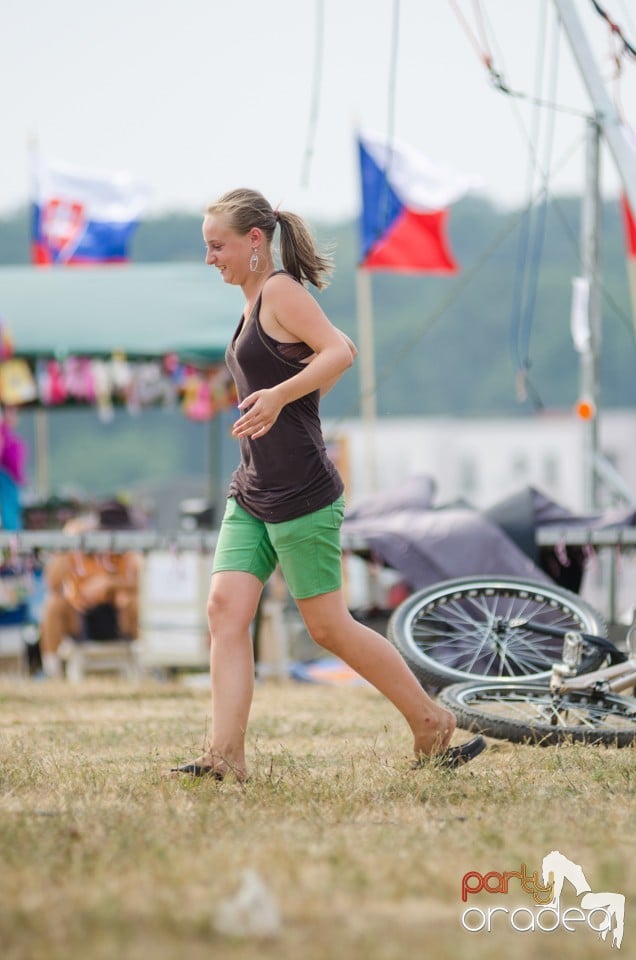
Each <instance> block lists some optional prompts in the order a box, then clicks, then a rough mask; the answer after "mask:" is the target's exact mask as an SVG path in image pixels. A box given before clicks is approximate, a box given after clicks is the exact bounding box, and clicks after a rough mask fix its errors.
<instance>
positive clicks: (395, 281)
mask: <svg viewBox="0 0 636 960" xmlns="http://www.w3.org/2000/svg"><path fill="white" fill-rule="evenodd" d="M543 216H544V217H545V220H544V221H543V222H542V219H541V218H542V217H543ZM313 227H314V229H315V231H316V233H317V236H318V238H319V240H320V241H321V242H324V243H325V245H329V246H333V248H334V257H335V273H334V278H333V281H332V283H331V285H330V286H329V287H328V288H327V290H325V291H324V292H322V293H321V294H320V295H319V299H320V301H321V303H322V305H323V308H324V309H325V312H326V313H327V315H328V316H329V317H330V318H331V319H332V320H333V322H334V323H335V324H336V325H337V326H339V327H341V328H342V329H343V330H344V331H345V332H347V333H348V334H350V335H351V336H353V338H354V339H356V336H357V330H356V294H355V266H356V261H357V256H358V232H357V230H358V228H357V224H356V223H355V222H341V223H333V224H325V223H315V224H313ZM579 230H580V200H579V198H575V197H557V198H552V199H551V201H550V203H549V204H548V205H547V207H546V208H544V209H543V210H533V211H531V212H530V213H528V212H526V213H525V214H524V213H523V212H522V211H508V210H501V209H499V208H497V207H496V206H494V205H493V204H491V203H490V202H489V201H488V200H486V199H483V198H478V197H470V198H466V199H464V200H463V201H460V202H459V203H457V204H456V205H455V206H453V208H452V211H451V213H450V217H449V237H450V243H451V247H452V249H453V252H454V253H455V256H456V258H457V260H458V262H459V264H460V267H461V269H460V272H459V273H458V274H456V275H454V276H430V275H425V276H409V275H401V274H390V273H375V274H374V275H373V280H372V282H373V309H374V330H375V345H376V378H377V384H378V412H379V414H380V415H385V416H387V415H392V416H397V415H400V416H404V415H407V416H408V415H413V416H415V415H420V416H425V415H435V414H450V415H455V416H466V417H469V416H494V415H497V416H501V415H507V416H515V415H518V416H523V415H531V414H533V413H535V412H537V411H541V410H544V409H546V410H550V409H556V408H569V407H571V406H572V404H573V403H574V402H575V400H576V398H577V392H578V375H579V374H578V355H577V354H576V352H575V350H574V348H573V345H572V339H571V335H570V304H571V289H572V277H573V276H575V275H577V273H578V272H579ZM601 250H602V276H603V344H602V370H601V380H602V405H603V406H605V407H632V406H634V405H636V376H635V375H634V373H635V370H636V340H635V336H634V324H633V321H632V314H631V304H630V299H629V291H628V284H627V274H626V269H625V247H624V240H623V232H622V224H621V220H620V211H619V207H618V203H617V202H616V201H615V200H607V201H605V202H604V204H603V218H602V237H601ZM203 257H204V248H203V243H202V239H201V218H200V216H199V215H198V214H190V213H179V212H174V213H168V214H165V215H163V216H158V217H154V218H151V219H147V220H145V221H144V222H142V223H141V224H140V226H139V228H138V230H137V232H136V234H135V237H134V241H133V248H132V259H133V261H136V262H162V261H193V260H202V259H203ZM20 263H28V211H27V210H25V209H23V210H17V211H15V212H14V213H13V214H10V215H5V216H4V218H2V219H0V265H3V264H4V265H8V264H20ZM213 282H214V281H213ZM1 313H2V295H1V278H0V314H1ZM8 319H9V318H8ZM520 367H522V368H525V370H526V377H527V379H526V384H527V389H526V391H525V393H526V396H525V398H523V397H520V395H519V384H520V381H522V378H520V375H519V368H520ZM358 409H359V403H358V383H357V374H356V373H355V368H354V372H353V373H352V374H350V375H348V376H346V377H345V378H344V379H343V380H342V381H341V383H339V384H338V385H337V387H336V388H335V389H334V390H333V391H332V392H331V393H330V394H328V395H327V397H326V398H325V400H324V402H323V413H324V415H325V416H328V417H331V418H336V419H338V418H340V417H350V416H355V415H357V413H358ZM73 416H74V417H76V418H79V419H77V420H76V421H74V423H75V426H74V429H73V430H72V431H70V430H69V429H68V426H69V425H70V421H69V420H66V427H65V426H64V420H63V418H64V414H61V415H60V418H59V419H60V426H59V427H58V426H57V424H56V425H54V426H53V428H52V430H53V434H54V441H55V445H56V449H57V450H58V451H59V458H60V463H62V462H63V463H64V466H60V468H59V469H58V468H57V467H56V466H55V464H54V467H53V470H54V474H56V479H58V474H59V479H61V475H62V474H63V473H66V472H68V470H69V469H71V470H72V471H73V473H72V475H73V476H76V477H77V478H78V480H79V479H80V478H84V480H83V482H86V481H87V477H88V475H90V476H91V477H92V478H93V480H92V481H90V482H94V481H96V480H97V478H99V477H101V480H102V481H103V478H104V470H107V464H110V467H111V473H112V472H113V469H114V466H115V464H116V463H120V464H121V465H122V470H121V471H120V473H121V476H119V477H117V480H118V482H120V485H121V482H125V481H126V480H127V479H128V480H132V479H133V475H134V476H137V474H141V473H144V471H147V469H148V468H151V469H152V471H153V472H154V473H155V474H157V475H158V476H161V475H163V474H164V473H165V474H167V475H169V474H170V470H173V469H177V467H178V468H179V469H182V470H183V472H189V473H193V472H194V473H197V474H198V473H199V472H200V471H201V470H204V471H205V470H207V469H208V467H207V466H206V463H205V457H204V456H202V443H201V436H202V431H204V430H205V428H202V427H201V425H200V424H188V425H187V427H184V424H183V418H181V424H180V425H178V424H175V426H174V431H176V432H174V436H173V438H172V440H169V439H168V440H166V436H167V431H168V427H169V424H168V422H167V420H166V418H164V419H163V421H162V420H161V419H160V418H158V419H157V420H156V422H155V421H154V420H153V421H152V423H151V422H150V421H149V422H148V423H147V425H146V427H145V431H146V434H145V435H146V439H148V437H149V435H150V434H153V431H154V432H156V436H157V442H156V443H154V442H153V443H152V444H150V445H148V446H146V445H145V444H144V446H145V448H146V454H145V455H144V456H142V457H141V459H140V450H139V446H138V441H136V440H135V439H134V437H135V430H136V429H138V427H136V426H135V423H134V421H132V420H131V418H127V417H126V415H125V414H123V415H120V416H119V417H118V418H117V422H116V424H115V425H114V426H113V425H110V426H102V425H100V424H96V423H95V419H96V418H95V415H94V413H88V414H79V413H75V414H73ZM91 417H92V420H90V419H89V418H91ZM82 418H86V422H87V423H89V422H90V423H91V424H92V426H91V427H90V429H83V428H80V421H81V420H82ZM177 421H178V418H177ZM170 429H173V428H172V427H170ZM106 432H108V435H109V436H110V437H114V436H115V435H119V436H120V439H119V441H118V442H117V449H118V450H119V452H118V453H114V452H113V451H111V452H110V453H105V452H104V449H105V447H104V440H103V436H102V440H101V443H98V442H97V437H98V436H100V435H102V434H104V435H105V433H106ZM153 435H154V434H153ZM80 436H81V437H82V438H83V440H82V442H81V443H79V445H78V437H80ZM91 436H92V437H93V438H94V439H95V452H90V450H91V449H92V448H91V447H90V444H91V442H92V441H91ZM87 444H88V446H87ZM109 446H110V443H109V444H107V445H106V447H107V448H108V447H109ZM98 448H99V452H97V451H98ZM164 448H165V449H164ZM149 450H150V451H151V452H152V459H153V462H152V464H151V463H150V462H149V461H148V459H147V457H148V451H149ZM234 455H235V451H234V448H233V447H231V448H230V450H229V452H228V453H227V454H226V456H227V458H228V462H229V463H230V466H231V465H232V462H233V457H234ZM62 457H63V461H62V459H61V458H62ZM102 460H104V461H105V462H103V463H102ZM56 462H57V460H56ZM124 463H125V464H127V466H126V467H125V468H124V466H123V465H124ZM134 463H137V466H136V467H135V466H131V464H134ZM116 472H117V471H116V470H115V473H116ZM113 480H115V477H113Z"/></svg>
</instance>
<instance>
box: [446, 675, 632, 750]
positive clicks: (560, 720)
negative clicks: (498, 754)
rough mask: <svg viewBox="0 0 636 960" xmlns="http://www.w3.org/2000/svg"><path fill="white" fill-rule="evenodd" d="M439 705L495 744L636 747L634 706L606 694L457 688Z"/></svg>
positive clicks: (542, 687)
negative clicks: (634, 745)
mask: <svg viewBox="0 0 636 960" xmlns="http://www.w3.org/2000/svg"><path fill="white" fill-rule="evenodd" d="M439 699H440V701H441V702H442V703H444V704H445V705H446V706H447V707H450V709H451V710H453V712H454V713H455V716H456V717H457V722H458V724H459V726H461V727H463V728H464V729H466V730H475V731H478V732H479V733H483V734H484V735H485V736H487V737H495V738H496V739H498V740H512V742H513V743H533V744H536V745H538V746H551V745H553V744H557V743H563V742H564V741H573V740H574V741H578V742H580V743H604V744H607V745H611V746H617V747H628V746H630V744H632V743H634V741H636V700H632V699H629V698H627V697H619V696H618V695H616V694H612V693H596V692H594V691H591V690H570V691H568V692H566V693H563V694H552V693H550V689H549V687H548V686H547V685H546V684H543V683H531V682H523V681H522V682H519V683H516V684H514V685H511V684H507V683H460V684H455V685H453V686H450V687H446V689H444V690H442V692H441V693H440V696H439Z"/></svg>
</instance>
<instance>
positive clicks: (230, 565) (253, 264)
mask: <svg viewBox="0 0 636 960" xmlns="http://www.w3.org/2000/svg"><path fill="white" fill-rule="evenodd" d="M277 228H278V230H279V232H280V240H279V242H280V254H281V260H282V267H283V269H282V270H277V268H276V265H275V262H274V254H273V249H272V243H273V239H274V234H275V232H276V230H277ZM203 239H204V241H205V245H206V251H207V252H206V263H208V264H209V265H210V266H211V267H215V268H216V269H217V270H218V272H219V274H220V275H221V278H222V279H223V282H224V283H230V284H233V285H235V286H240V287H241V290H242V291H243V295H244V297H245V308H244V311H243V315H242V317H241V319H240V322H239V325H238V327H237V329H236V332H235V333H234V336H233V337H232V340H231V342H230V344H229V346H228V348H227V352H226V362H227V365H228V367H229V370H230V372H231V374H232V376H233V378H234V381H235V383H236V388H237V393H238V397H239V411H240V416H239V418H238V420H237V421H236V423H235V424H234V428H233V434H234V436H235V437H236V438H237V439H238V440H239V443H240V448H241V462H240V465H239V467H238V468H237V470H236V471H235V473H234V475H233V477H232V480H231V483H230V489H229V497H228V501H227V507H226V510H225V515H224V517H223V521H222V524H221V529H220V531H219V538H218V542H217V547H216V551H215V556H214V564H213V572H212V581H211V586H210V594H209V601H208V617H209V624H210V633H211V637H212V646H211V682H212V729H211V742H210V746H209V748H208V750H207V751H206V752H205V753H204V754H203V756H201V757H199V758H198V759H196V760H193V761H191V762H189V763H186V764H183V765H182V766H180V767H176V768H174V771H175V772H182V773H187V774H190V775H192V776H202V775H209V776H213V777H216V778H217V779H222V778H223V777H224V776H225V775H226V774H227V773H228V772H230V771H232V772H233V774H234V775H235V776H236V777H238V778H239V779H244V778H245V776H246V774H247V767H246V758H245V735H246V731H247V725H248V717H249V712H250V706H251V702H252V695H253V688H254V657H253V648H252V641H251V636H250V625H251V623H252V620H253V619H254V616H255V613H256V609H257V606H258V603H259V599H260V596H261V591H262V589H263V586H264V584H265V583H266V581H267V580H268V578H269V576H270V575H271V573H272V571H273V570H274V568H275V566H276V564H279V565H280V569H281V570H282V573H283V576H284V577H285V580H286V582H287V586H288V589H289V591H290V593H291V595H292V597H293V598H294V600H295V602H296V604H297V606H298V609H299V611H300V614H301V616H302V618H303V620H304V622H305V624H306V626H307V630H308V631H309V634H310V635H311V637H312V638H313V639H314V641H315V642H316V643H318V644H320V645H321V646H322V647H324V648H325V649H326V650H328V651H330V652H331V653H332V654H334V655H335V656H337V657H340V658H341V659H342V660H343V661H345V662H346V663H347V664H348V665H349V666H350V667H351V668H352V669H353V670H355V671H357V673H359V674H360V675H361V676H362V677H364V678H365V679H366V680H368V681H369V682H370V683H371V684H373V685H374V686H375V687H376V688H377V689H378V690H379V691H380V692H381V693H383V694H384V695H385V696H386V697H388V699H389V700H390V701H391V702H392V703H393V704H394V705H395V706H396V707H397V709H398V710H399V711H400V712H401V713H402V715H403V716H404V718H405V720H406V721H407V723H408V725H409V727H410V728H411V731H412V733H413V747H414V752H415V757H416V762H421V761H422V760H423V759H425V760H428V759H429V758H431V757H433V756H435V757H436V758H437V762H439V763H440V764H444V765H446V766H449V767H455V766H458V765H459V764H461V763H464V762H466V761H467V760H470V759H472V757H473V756H476V755H477V754H478V753H479V752H480V751H481V750H482V749H483V747H484V745H485V744H484V741H483V739H482V738H480V737H476V738H474V739H473V740H472V741H470V742H469V743H467V744H462V745H461V746H454V747H449V742H450V739H451V737H452V735H453V731H454V730H455V717H454V716H453V714H452V713H451V712H450V711H448V710H446V709H444V708H443V707H441V706H440V705H438V704H437V703H435V702H434V701H433V700H431V698H430V697H429V696H428V695H427V694H426V692H425V691H424V690H423V689H422V687H421V686H420V684H419V682H418V681H417V679H416V678H415V676H414V675H413V674H412V673H411V671H410V670H409V668H408V667H407V666H406V664H405V663H404V661H403V660H402V658H401V657H400V655H399V654H398V652H397V651H396V650H395V649H394V648H393V647H392V646H391V644H390V643H389V642H388V641H387V640H386V639H385V638H384V637H382V636H381V635H380V634H378V633H375V632H374V631H373V630H371V629H369V628H368V627H366V626H364V625H362V624H360V623H359V622H357V621H356V620H355V619H354V618H353V617H352V616H351V614H350V613H349V611H348V609H347V606H346V603H345V600H344V597H343V592H342V574H341V548H340V525H341V522H342V518H343V514H344V499H343V484H342V480H341V478H340V476H339V475H338V472H337V470H336V468H335V466H334V464H333V463H332V462H331V461H330V459H329V458H328V456H327V452H326V450H325V444H324V440H323V436H322V430H321V425H320V416H319V400H320V396H321V394H323V393H324V392H325V391H327V390H328V389H329V388H330V387H331V386H333V384H334V383H335V382H336V381H337V380H338V379H339V377H341V376H342V374H343V373H345V371H346V370H348V369H349V367H350V366H351V364H352V363H353V360H354V357H355V353H356V350H355V347H354V345H353V344H352V343H351V341H350V340H349V339H348V338H347V337H345V336H344V335H343V334H342V333H341V332H340V331H339V330H337V329H336V328H335V327H334V326H333V325H332V324H331V323H330V321H329V320H328V319H327V317H326V316H325V314H324V313H323V311H322V309H321V308H320V306H319V304H318V302H317V301H316V300H315V299H314V297H313V296H312V295H311V294H310V293H309V291H308V290H307V289H306V287H305V284H307V283H310V284H312V285H313V286H314V287H316V288H318V289H321V288H322V287H324V286H326V283H327V279H328V275H329V273H330V269H331V263H330V260H329V259H328V258H326V257H325V256H323V255H322V254H321V253H320V252H319V251H318V250H317V248H316V245H315V243H314V240H313V238H312V236H311V234H310V232H309V230H308V228H307V226H306V225H305V223H304V221H303V220H302V219H301V218H300V217H299V216H297V215H296V214H293V213H290V212H288V211H282V210H281V211H278V210H274V209H273V208H272V207H271V205H270V204H269V203H268V201H267V200H266V199H265V198H264V197H263V196H261V194H260V193H257V192H256V191H253V190H245V189H241V190H234V191H231V192H230V193H226V194H225V195H224V196H222V197H220V198H219V200H217V201H216V202H215V203H213V204H211V206H210V207H209V208H208V210H207V213H206V216H205V218H204V221H203Z"/></svg>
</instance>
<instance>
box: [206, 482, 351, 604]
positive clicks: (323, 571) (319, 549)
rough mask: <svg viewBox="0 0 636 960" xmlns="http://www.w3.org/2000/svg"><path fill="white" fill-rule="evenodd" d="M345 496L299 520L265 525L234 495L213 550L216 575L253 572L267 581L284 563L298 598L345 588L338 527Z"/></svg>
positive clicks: (293, 590)
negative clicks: (240, 503)
mask: <svg viewBox="0 0 636 960" xmlns="http://www.w3.org/2000/svg"><path fill="white" fill-rule="evenodd" d="M343 516H344V497H339V498H338V499H337V500H335V501H334V502H333V503H330V504H329V506H328V507H323V508H322V509H321V510H316V511H315V512H314V513H308V514H307V515H306V516H304V517H298V518H297V519H296V520H283V522H282V523H266V522H265V521H264V520H257V519H256V517H253V516H252V515H251V514H250V513H247V511H246V510H244V509H243V508H242V507H241V506H239V504H238V503H237V502H236V500H234V498H233V497H230V498H229V500H228V501H227V506H226V508H225V514H224V516H223V522H222V524H221V529H220V531H219V539H218V541H217V544H216V549H215V551H214V562H213V564H212V573H219V572H220V571H221V570H236V571H240V572H242V573H252V574H253V575H254V576H255V577H258V579H259V580H261V581H262V582H263V583H265V582H266V581H267V580H268V579H269V577H270V576H271V574H272V573H273V572H274V568H275V567H276V565H277V564H279V565H280V568H281V571H282V573H283V576H284V577H285V581H286V583H287V587H288V588H289V592H290V593H291V595H292V597H293V598H294V599H295V600H306V599H307V598H308V597H317V596H320V595H321V594H323V593H331V591H333V590H339V589H340V587H341V586H342V550H341V547H340V525H341V523H342V518H343Z"/></svg>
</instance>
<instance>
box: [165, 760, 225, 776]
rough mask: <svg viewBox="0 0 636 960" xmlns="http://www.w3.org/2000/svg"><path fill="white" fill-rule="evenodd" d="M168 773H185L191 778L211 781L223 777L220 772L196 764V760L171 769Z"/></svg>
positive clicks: (201, 764)
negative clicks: (210, 778)
mask: <svg viewBox="0 0 636 960" xmlns="http://www.w3.org/2000/svg"><path fill="white" fill-rule="evenodd" d="M170 773H187V774H189V775H190V776H191V777H212V779H213V780H223V778H224V776H225V774H223V773H221V771H220V770H215V769H214V767H208V766H206V765H205V764H203V763H198V762H197V761H196V760H192V761H191V762H190V763H184V764H182V765H181V766H180V767H172V768H171V770H170Z"/></svg>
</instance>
